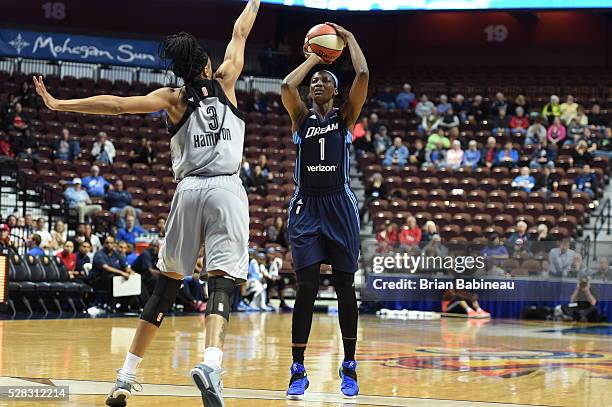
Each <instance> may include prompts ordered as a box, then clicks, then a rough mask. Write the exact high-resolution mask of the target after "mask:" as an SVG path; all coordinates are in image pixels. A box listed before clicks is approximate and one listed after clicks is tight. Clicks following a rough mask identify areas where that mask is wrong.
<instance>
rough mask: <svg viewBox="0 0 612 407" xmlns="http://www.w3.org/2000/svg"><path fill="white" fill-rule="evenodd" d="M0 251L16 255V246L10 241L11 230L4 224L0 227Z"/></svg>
mask: <svg viewBox="0 0 612 407" xmlns="http://www.w3.org/2000/svg"><path fill="white" fill-rule="evenodd" d="M0 249H10V250H12V251H14V252H15V253H17V246H15V242H13V239H11V228H10V227H9V225H7V224H6V223H3V224H1V225H0Z"/></svg>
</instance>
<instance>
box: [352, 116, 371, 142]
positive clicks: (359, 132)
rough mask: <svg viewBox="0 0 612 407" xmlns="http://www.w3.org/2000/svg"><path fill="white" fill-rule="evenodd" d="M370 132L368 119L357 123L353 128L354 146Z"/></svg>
mask: <svg viewBox="0 0 612 407" xmlns="http://www.w3.org/2000/svg"><path fill="white" fill-rule="evenodd" d="M367 130H368V118H367V117H366V116H363V117H362V118H361V119H360V120H359V121H358V122H357V123H355V127H354V128H353V144H354V143H355V142H356V141H357V140H359V139H360V138H362V137H363V136H365V134H366V131H367Z"/></svg>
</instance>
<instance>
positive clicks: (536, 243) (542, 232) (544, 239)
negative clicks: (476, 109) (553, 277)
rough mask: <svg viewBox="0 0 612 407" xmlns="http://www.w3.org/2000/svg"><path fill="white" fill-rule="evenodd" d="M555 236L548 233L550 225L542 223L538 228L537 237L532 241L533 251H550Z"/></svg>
mask: <svg viewBox="0 0 612 407" xmlns="http://www.w3.org/2000/svg"><path fill="white" fill-rule="evenodd" d="M554 241H555V238H554V237H552V236H551V235H549V234H548V226H546V224H545V223H540V224H539V225H538V228H537V232H536V237H535V239H534V240H533V241H532V242H531V251H532V252H533V253H534V254H535V253H549V252H550V251H551V250H552V249H553V242H554Z"/></svg>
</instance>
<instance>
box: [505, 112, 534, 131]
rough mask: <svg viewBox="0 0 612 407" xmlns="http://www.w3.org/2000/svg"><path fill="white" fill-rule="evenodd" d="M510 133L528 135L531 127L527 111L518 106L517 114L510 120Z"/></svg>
mask: <svg viewBox="0 0 612 407" xmlns="http://www.w3.org/2000/svg"><path fill="white" fill-rule="evenodd" d="M509 127H510V133H512V134H517V133H519V134H526V133H527V128H528V127H529V118H528V117H527V116H525V110H524V109H523V108H522V107H521V106H518V107H517V108H516V109H515V114H514V116H512V118H511V119H510V125H509Z"/></svg>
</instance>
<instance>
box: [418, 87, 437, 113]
mask: <svg viewBox="0 0 612 407" xmlns="http://www.w3.org/2000/svg"><path fill="white" fill-rule="evenodd" d="M435 109H436V107H435V106H434V104H433V103H432V102H431V101H430V100H429V98H428V97H427V95H426V94H424V93H423V94H422V95H421V98H420V100H419V103H417V105H416V108H415V110H414V113H416V115H417V116H419V117H420V118H421V119H425V118H426V117H429V116H431V115H432V114H433V113H434V110H435Z"/></svg>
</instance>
